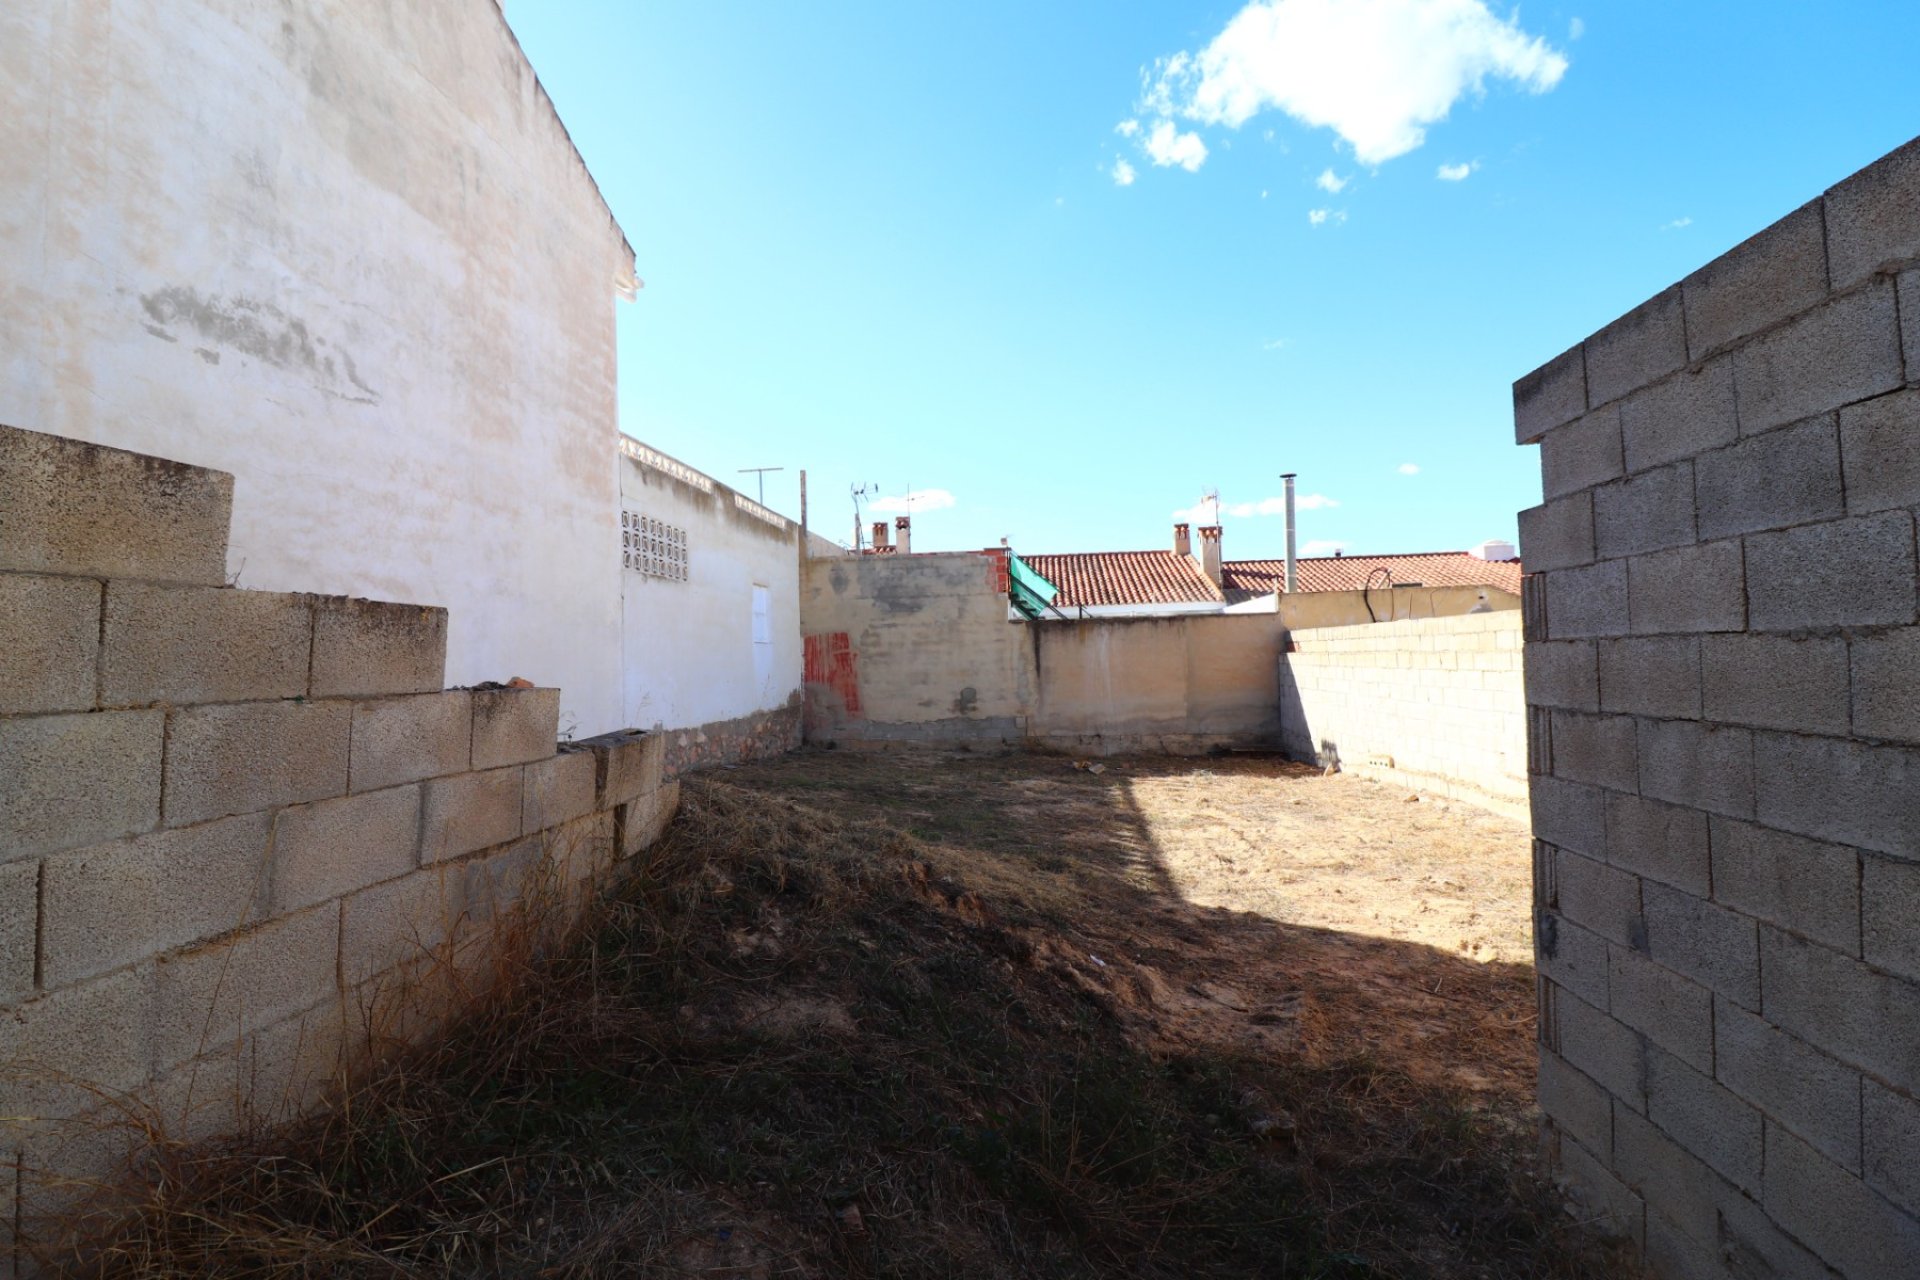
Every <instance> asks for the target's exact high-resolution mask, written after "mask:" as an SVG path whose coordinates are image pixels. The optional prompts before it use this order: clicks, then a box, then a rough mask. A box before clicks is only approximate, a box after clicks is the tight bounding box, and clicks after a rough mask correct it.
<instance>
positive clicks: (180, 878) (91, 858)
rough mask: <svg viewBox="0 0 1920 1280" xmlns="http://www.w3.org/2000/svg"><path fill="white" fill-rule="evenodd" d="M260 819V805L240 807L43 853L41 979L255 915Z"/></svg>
mask: <svg viewBox="0 0 1920 1280" xmlns="http://www.w3.org/2000/svg"><path fill="white" fill-rule="evenodd" d="M267 828H268V822H267V816H266V815H265V814H248V815H246V816H244V817H239V818H224V819H221V820H220V821H217V822H208V823H203V824H201V825H200V826H197V827H185V828H181V829H178V830H174V831H154V832H150V833H148V834H147V835H143V836H137V837H135V838H133V839H131V840H121V841H117V842H115V843H113V844H103V845H96V846H94V847H93V848H91V849H75V850H70V851H69V852H66V853H62V854H58V855H56V856H54V857H51V858H49V859H47V863H46V871H45V880H44V882H43V891H42V892H43V895H44V896H43V903H44V907H43V913H42V914H43V917H44V921H45V923H44V925H43V926H42V937H41V944H40V950H41V968H42V970H43V975H42V976H43V980H44V981H45V984H46V985H47V986H48V987H58V986H64V985H66V984H67V983H69V982H77V981H79V980H80V979H82V978H90V977H92V976H94V975H95V974H100V973H105V972H107V971H108V970H110V969H117V968H119V967H120V966H121V965H124V964H129V963H132V962H133V961H135V960H143V959H145V958H147V957H148V956H153V955H158V954H159V953H161V952H163V951H168V950H171V949H172V948H174V947H180V946H185V945H187V944H189V943H193V942H200V941H202V940H204V939H207V938H211V937H214V936H216V935H218V934H222V933H228V932H231V931H232V930H235V929H238V928H241V927H242V926H244V925H247V924H250V923H252V922H253V921H255V920H257V919H259V918H260V913H261V912H262V911H263V910H264V909H265V907H266V899H267V894H266V887H267V886H266V862H267Z"/></svg>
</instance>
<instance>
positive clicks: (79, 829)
mask: <svg viewBox="0 0 1920 1280" xmlns="http://www.w3.org/2000/svg"><path fill="white" fill-rule="evenodd" d="M165 728H166V716H165V713H164V712H160V711H102V712H95V713H93V714H91V715H71V716H34V717H31V718H27V719H19V720H0V779H5V783H4V785H0V862H4V861H7V860H10V859H13V858H23V857H28V856H30V855H32V854H37V853H52V852H53V851H55V850H57V849H71V848H75V847H77V846H81V845H89V844H98V843H99V842H100V841H102V840H112V839H114V838H116V837H119V836H125V835H133V834H135V833H137V832H141V831H146V830H149V829H151V828H152V827H153V826H154V824H155V823H157V822H158V821H159V819H160V776H161V774H160V769H161V746H162V738H163V735H164V733H165Z"/></svg>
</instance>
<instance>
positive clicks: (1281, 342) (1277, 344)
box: [1260, 338, 1287, 351]
mask: <svg viewBox="0 0 1920 1280" xmlns="http://www.w3.org/2000/svg"><path fill="white" fill-rule="evenodd" d="M1286 345H1287V340H1286V339H1285V338H1275V339H1274V340H1273V341H1272V342H1263V343H1261V344H1260V349H1261V350H1262V351H1278V350H1280V348H1282V347H1284V346H1286Z"/></svg>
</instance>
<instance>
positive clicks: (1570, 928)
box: [1533, 911, 1607, 1044]
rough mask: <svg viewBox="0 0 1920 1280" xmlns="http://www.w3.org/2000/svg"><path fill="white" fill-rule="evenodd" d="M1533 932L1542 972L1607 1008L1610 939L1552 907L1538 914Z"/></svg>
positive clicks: (1566, 987) (1572, 990) (1535, 953)
mask: <svg viewBox="0 0 1920 1280" xmlns="http://www.w3.org/2000/svg"><path fill="white" fill-rule="evenodd" d="M1533 932H1534V938H1533V942H1534V963H1535V965H1536V966H1537V967H1538V968H1539V970H1540V972H1541V973H1542V974H1544V975H1546V976H1547V977H1548V978H1550V979H1552V981H1553V985H1555V986H1557V987H1562V988H1565V989H1566V990H1567V991H1570V992H1572V993H1573V994H1574V995H1577V996H1579V997H1580V998H1581V999H1583V1000H1585V1001H1586V1002H1587V1003H1588V1004H1591V1005H1594V1006H1596V1007H1598V1008H1605V1007H1606V1004H1607V940H1606V939H1605V938H1602V937H1601V936H1600V935H1599V934H1597V933H1594V932H1593V931H1592V930H1589V929H1582V928H1581V927H1580V926H1579V925H1577V924H1574V923H1573V922H1571V921H1569V920H1567V919H1566V918H1565V917H1564V916H1561V915H1559V914H1558V913H1556V912H1552V911H1543V912H1541V913H1540V914H1539V915H1538V917H1536V919H1535V921H1534V930H1533ZM1551 1043H1554V1044H1557V1043H1558V1041H1557V1040H1555V1041H1552V1042H1551Z"/></svg>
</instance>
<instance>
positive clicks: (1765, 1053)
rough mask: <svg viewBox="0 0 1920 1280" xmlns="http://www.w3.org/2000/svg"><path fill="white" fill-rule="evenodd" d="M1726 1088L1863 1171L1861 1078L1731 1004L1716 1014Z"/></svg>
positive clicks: (1716, 1035) (1721, 1005)
mask: <svg viewBox="0 0 1920 1280" xmlns="http://www.w3.org/2000/svg"><path fill="white" fill-rule="evenodd" d="M1713 1029H1714V1044H1715V1046H1716V1052H1717V1055H1718V1057H1717V1061H1718V1068H1717V1074H1718V1075H1719V1078H1720V1082H1721V1083H1722V1084H1724V1085H1726V1086H1727V1087H1728V1088H1729V1089H1732V1090H1733V1091H1734V1092H1735V1093H1737V1094H1739V1095H1740V1096H1741V1097H1743V1098H1745V1099H1747V1100H1748V1101H1750V1102H1752V1103H1754V1104H1755V1105H1757V1106H1758V1107H1759V1108H1760V1109H1761V1110H1762V1111H1765V1112H1766V1113H1767V1114H1768V1115H1769V1116H1771V1117H1772V1118H1773V1119H1774V1120H1777V1121H1779V1122H1780V1123H1781V1124H1784V1125H1786V1126H1787V1128H1789V1129H1791V1130H1793V1132H1794V1133H1796V1134H1798V1135H1799V1136H1800V1137H1801V1138H1803V1139H1805V1140H1806V1141H1807V1142H1810V1143H1812V1144H1813V1145H1814V1146H1815V1147H1817V1148H1818V1149H1819V1150H1820V1152H1821V1153H1822V1154H1824V1155H1825V1156H1826V1157H1827V1158H1828V1159H1830V1160H1834V1161H1837V1162H1838V1163H1840V1164H1842V1165H1845V1166H1846V1167H1847V1168H1849V1169H1852V1170H1853V1171H1854V1172H1856V1173H1858V1172H1859V1171H1860V1073H1859V1072H1858V1071H1855V1070H1854V1069H1853V1068H1851V1067H1845V1066H1842V1065H1840V1064H1839V1063H1838V1062H1835V1061H1834V1060H1833V1059H1832V1058H1829V1057H1827V1056H1826V1055H1825V1054H1822V1053H1818V1052H1816V1051H1815V1050H1814V1049H1812V1048H1811V1047H1810V1046H1808V1045H1807V1044H1806V1043H1805V1042H1804V1041H1801V1040H1799V1039H1796V1038H1795V1037H1793V1036H1790V1035H1788V1034H1787V1033H1786V1032H1784V1031H1781V1030H1780V1029H1779V1028H1777V1027H1775V1026H1773V1025H1772V1024H1771V1023H1769V1022H1767V1021H1766V1020H1765V1019H1763V1018H1759V1017H1755V1016H1754V1015H1753V1014H1751V1013H1748V1012H1747V1011H1746V1010H1744V1009H1741V1008H1739V1007H1738V1006H1736V1005H1733V1004H1729V1003H1728V1002H1727V1001H1725V1000H1722V1001H1720V1003H1719V1005H1718V1007H1717V1008H1716V1009H1715V1011H1714V1021H1713Z"/></svg>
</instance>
